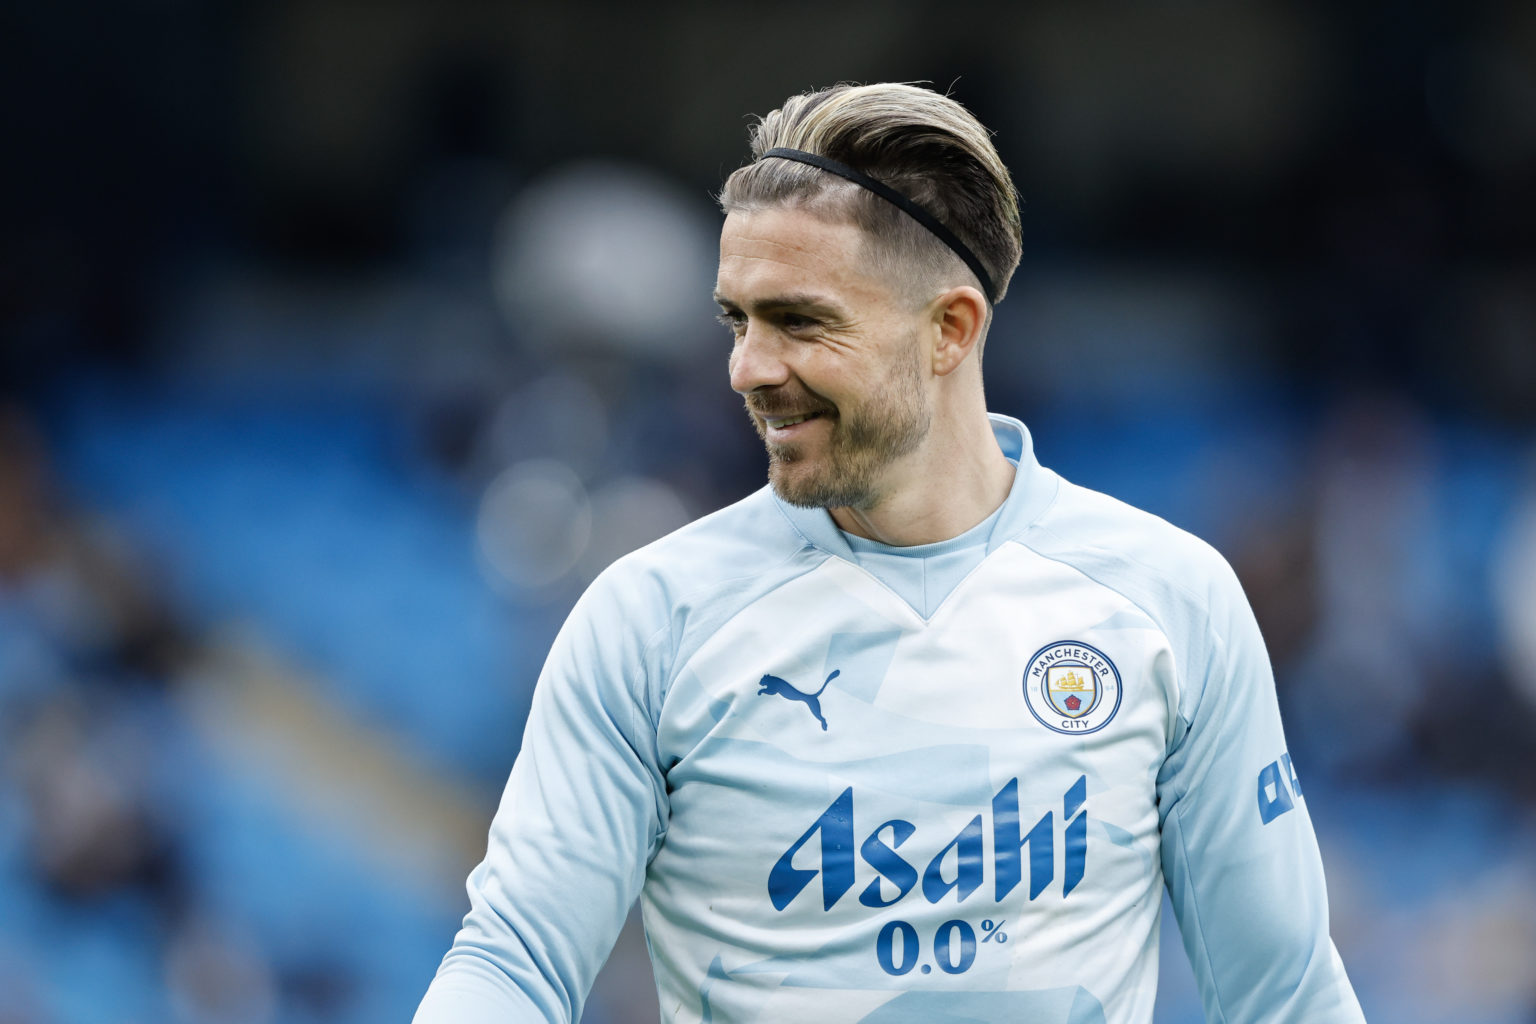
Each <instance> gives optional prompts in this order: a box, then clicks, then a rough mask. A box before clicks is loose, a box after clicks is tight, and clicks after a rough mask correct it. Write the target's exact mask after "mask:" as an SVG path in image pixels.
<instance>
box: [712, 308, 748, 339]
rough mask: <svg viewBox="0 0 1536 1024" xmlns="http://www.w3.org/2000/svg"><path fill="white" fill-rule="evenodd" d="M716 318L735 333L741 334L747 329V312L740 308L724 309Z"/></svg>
mask: <svg viewBox="0 0 1536 1024" xmlns="http://www.w3.org/2000/svg"><path fill="white" fill-rule="evenodd" d="M715 319H716V320H718V321H719V322H720V324H721V326H723V327H724V328H725V329H726V330H728V331H730V332H731V333H732V334H733V335H740V334H741V332H742V331H744V330H746V329H747V314H745V313H743V312H741V310H739V309H723V310H721V311H720V312H719V313H717V314H716V315H715Z"/></svg>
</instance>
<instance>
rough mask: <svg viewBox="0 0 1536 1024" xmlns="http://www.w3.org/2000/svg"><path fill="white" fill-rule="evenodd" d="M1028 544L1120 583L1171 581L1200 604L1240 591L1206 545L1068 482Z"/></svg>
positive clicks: (1221, 560)
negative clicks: (1123, 580) (1233, 589)
mask: <svg viewBox="0 0 1536 1024" xmlns="http://www.w3.org/2000/svg"><path fill="white" fill-rule="evenodd" d="M1023 540H1024V541H1025V543H1031V545H1032V546H1033V545H1035V544H1038V545H1039V546H1041V547H1049V548H1050V549H1051V550H1053V551H1054V552H1055V553H1056V554H1058V555H1059V556H1060V557H1062V558H1064V559H1070V560H1073V561H1078V562H1082V563H1083V564H1084V565H1085V566H1092V567H1093V568H1094V569H1095V570H1096V571H1101V572H1104V573H1107V574H1110V575H1113V576H1115V577H1117V578H1121V577H1124V578H1135V579H1145V578H1147V577H1151V578H1154V579H1158V580H1162V581H1165V582H1166V583H1168V584H1169V585H1171V586H1172V587H1175V588H1177V589H1182V590H1184V591H1187V592H1188V593H1189V594H1190V596H1191V597H1193V598H1196V599H1203V598H1206V597H1210V596H1214V594H1213V591H1214V590H1224V589H1227V588H1229V587H1231V586H1235V585H1236V578H1235V576H1234V575H1233V573H1232V569H1231V566H1230V565H1228V564H1227V560H1226V559H1225V558H1223V557H1222V555H1221V553H1220V552H1218V551H1217V550H1216V549H1215V548H1214V547H1212V546H1211V545H1210V544H1208V543H1207V542H1206V541H1204V540H1202V539H1200V538H1199V537H1197V536H1195V535H1194V534H1192V533H1190V532H1188V531H1187V530H1183V529H1180V528H1179V527H1177V526H1174V525H1173V524H1172V523H1170V522H1168V521H1167V520H1165V519H1162V518H1159V517H1158V516H1155V515H1153V514H1152V513H1150V512H1145V511H1143V510H1141V509H1139V508H1136V507H1134V506H1132V505H1128V504H1126V503H1125V502H1123V501H1120V500H1119V499H1117V498H1112V497H1110V496H1109V495H1107V494H1102V493H1100V492H1098V491H1094V490H1090V489H1089V488H1087V487H1081V486H1079V485H1077V484H1073V483H1068V482H1065V481H1063V483H1062V486H1061V489H1060V491H1059V492H1058V494H1057V498H1056V500H1055V501H1054V502H1053V503H1052V505H1051V507H1050V508H1048V509H1047V510H1046V511H1045V513H1044V514H1043V515H1042V516H1040V518H1039V519H1038V520H1036V522H1035V523H1034V524H1033V529H1032V530H1031V531H1029V532H1028V533H1027V534H1026V536H1025V537H1024V538H1023Z"/></svg>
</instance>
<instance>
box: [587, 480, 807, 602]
mask: <svg viewBox="0 0 1536 1024" xmlns="http://www.w3.org/2000/svg"><path fill="white" fill-rule="evenodd" d="M806 546H807V545H806V542H805V540H804V538H802V537H801V536H800V534H799V533H798V532H796V530H795V529H794V528H793V527H792V526H791V525H790V523H789V521H788V520H787V519H786V518H785V516H784V514H783V512H782V511H781V510H780V508H779V505H778V503H777V502H776V501H774V500H773V496H772V493H771V492H770V491H769V490H768V489H767V488H763V489H762V490H759V491H756V492H754V493H753V494H750V495H748V496H747V497H746V498H743V499H742V500H740V501H738V502H736V503H735V504H732V505H728V506H726V507H725V508H722V509H720V510H719V511H717V512H713V513H711V514H709V515H707V516H704V517H703V518H701V519H696V520H694V521H693V522H691V523H689V524H688V525H687V526H684V527H682V528H680V529H678V530H675V531H673V532H672V533H669V534H667V535H666V536H665V537H662V538H660V539H659V540H655V541H652V542H651V543H650V544H647V545H645V546H644V547H642V548H639V549H637V550H635V551H632V552H630V553H629V554H627V555H625V556H624V557H622V558H620V559H618V560H617V561H615V562H614V563H613V564H612V565H610V566H609V567H608V568H607V569H606V570H605V571H604V572H603V573H602V575H601V576H600V577H599V578H598V580H597V581H596V582H595V583H594V584H593V586H594V587H595V588H596V587H603V588H609V589H619V590H625V589H639V590H642V591H644V592H645V594H646V596H647V597H648V598H649V599H650V600H653V601H660V602H661V603H663V604H667V605H670V604H673V603H676V602H677V601H679V600H684V599H686V598H687V597H688V596H689V595H691V594H696V593H701V592H708V591H711V590H714V589H716V588H718V587H720V586H722V585H725V584H728V583H730V581H732V580H735V579H740V578H743V577H751V576H756V575H760V574H762V573H763V572H765V571H768V570H770V569H771V568H772V567H773V566H774V565H778V564H781V563H784V562H787V561H792V560H793V559H794V558H795V557H796V556H797V555H799V554H800V553H801V552H802V551H803V549H805V548H806Z"/></svg>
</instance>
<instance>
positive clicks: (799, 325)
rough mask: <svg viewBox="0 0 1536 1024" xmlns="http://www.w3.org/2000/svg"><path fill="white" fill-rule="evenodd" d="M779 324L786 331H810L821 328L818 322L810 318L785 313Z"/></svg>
mask: <svg viewBox="0 0 1536 1024" xmlns="http://www.w3.org/2000/svg"><path fill="white" fill-rule="evenodd" d="M779 323H780V324H781V325H782V326H783V328H784V329H785V330H786V331H808V330H810V329H811V328H813V327H818V326H820V324H819V323H818V322H817V321H815V320H813V319H812V318H810V317H808V316H801V315H800V314H799V313H785V314H784V315H782V316H781V317H779Z"/></svg>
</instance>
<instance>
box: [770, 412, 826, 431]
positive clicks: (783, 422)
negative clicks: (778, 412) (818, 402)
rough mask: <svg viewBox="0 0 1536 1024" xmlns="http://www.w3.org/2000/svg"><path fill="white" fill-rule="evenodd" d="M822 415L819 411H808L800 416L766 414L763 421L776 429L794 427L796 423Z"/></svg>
mask: <svg viewBox="0 0 1536 1024" xmlns="http://www.w3.org/2000/svg"><path fill="white" fill-rule="evenodd" d="M820 415H821V413H819V412H808V413H804V414H802V415H800V416H764V417H763V422H764V423H766V424H768V425H769V426H770V427H772V428H773V429H775V430H782V429H783V428H785V427H792V426H794V425H795V424H796V423H804V422H805V421H806V420H809V419H815V418H816V417H817V416H820Z"/></svg>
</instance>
